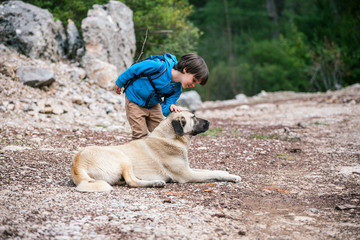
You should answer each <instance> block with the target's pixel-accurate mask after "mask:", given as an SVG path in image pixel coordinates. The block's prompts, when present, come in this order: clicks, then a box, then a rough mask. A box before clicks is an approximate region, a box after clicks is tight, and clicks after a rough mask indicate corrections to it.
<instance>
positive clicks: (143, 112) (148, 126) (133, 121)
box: [125, 96, 164, 139]
mask: <svg viewBox="0 0 360 240" xmlns="http://www.w3.org/2000/svg"><path fill="white" fill-rule="evenodd" d="M125 99H126V100H125V110H126V117H127V119H128V121H129V124H130V127H131V130H132V138H133V139H140V138H143V137H145V136H147V135H148V133H149V132H152V131H153V130H154V129H155V128H156V127H157V126H158V125H159V124H160V122H161V121H162V120H163V119H164V116H163V114H162V110H161V105H160V104H156V105H154V106H153V107H151V108H143V107H140V106H139V105H137V104H136V103H133V102H130V101H129V99H128V98H127V97H126V96H125Z"/></svg>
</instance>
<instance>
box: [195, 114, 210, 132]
mask: <svg viewBox="0 0 360 240" xmlns="http://www.w3.org/2000/svg"><path fill="white" fill-rule="evenodd" d="M209 126H210V122H209V121H208V120H205V119H201V118H197V119H196V122H195V124H194V130H193V132H192V135H194V136H195V135H197V134H199V133H203V132H206V131H207V130H208V129H209Z"/></svg>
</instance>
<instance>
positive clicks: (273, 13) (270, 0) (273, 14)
mask: <svg viewBox="0 0 360 240" xmlns="http://www.w3.org/2000/svg"><path fill="white" fill-rule="evenodd" d="M266 8H267V11H268V13H269V16H270V19H271V20H272V21H273V22H274V25H275V30H274V33H273V34H274V38H279V30H278V25H279V24H278V13H277V10H276V5H275V2H274V0H267V4H266Z"/></svg>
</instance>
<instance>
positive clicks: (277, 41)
mask: <svg viewBox="0 0 360 240" xmlns="http://www.w3.org/2000/svg"><path fill="white" fill-rule="evenodd" d="M226 2H227V5H228V9H227V11H226V8H225V6H226V4H225V3H226ZM267 2H268V1H260V0H255V1H254V0H242V1H237V0H223V1H217V0H208V1H206V2H204V1H199V0H193V1H190V3H192V4H194V5H195V7H196V10H195V12H194V14H192V15H191V17H190V19H191V20H192V21H193V22H194V23H195V25H196V26H198V27H199V29H200V30H201V31H202V32H204V34H203V35H202V36H201V37H200V40H199V42H200V43H201V44H200V45H199V48H198V53H199V55H202V56H203V57H204V59H205V60H206V61H207V63H208V65H209V68H210V73H211V74H210V79H209V81H208V84H207V86H206V87H205V89H202V90H200V89H199V93H200V95H201V96H202V98H203V99H206V100H215V99H226V98H233V97H234V96H235V95H236V94H238V93H245V94H246V95H253V94H257V93H258V92H260V91H261V90H266V91H278V90H292V91H325V90H327V89H334V88H336V87H340V86H346V85H349V84H353V83H355V82H359V78H360V47H359V44H358V43H359V42H360V11H359V10H360V4H358V2H357V1H354V0H344V1H341V2H340V1H335V0H315V1H298V0H287V1H277V0H276V1H274V3H275V8H276V16H277V18H276V21H275V20H274V19H272V18H270V17H269V16H270V12H269V10H268V9H267V6H266V4H267ZM227 17H228V18H229V19H230V24H229V25H228V26H227V25H226V23H227V22H226V18H227ZM228 30H230V33H231V34H229V32H228ZM229 45H231V47H229ZM234 76H235V77H234Z"/></svg>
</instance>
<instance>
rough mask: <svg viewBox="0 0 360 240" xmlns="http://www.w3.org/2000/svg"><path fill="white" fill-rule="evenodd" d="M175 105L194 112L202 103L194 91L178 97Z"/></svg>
mask: <svg viewBox="0 0 360 240" xmlns="http://www.w3.org/2000/svg"><path fill="white" fill-rule="evenodd" d="M177 105H179V106H182V107H186V108H188V109H190V110H194V109H196V108H198V107H200V106H201V105H202V101H201V97H200V95H199V94H198V93H197V92H196V91H195V90H191V91H187V92H183V93H182V94H181V95H180V98H179V99H178V101H177Z"/></svg>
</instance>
